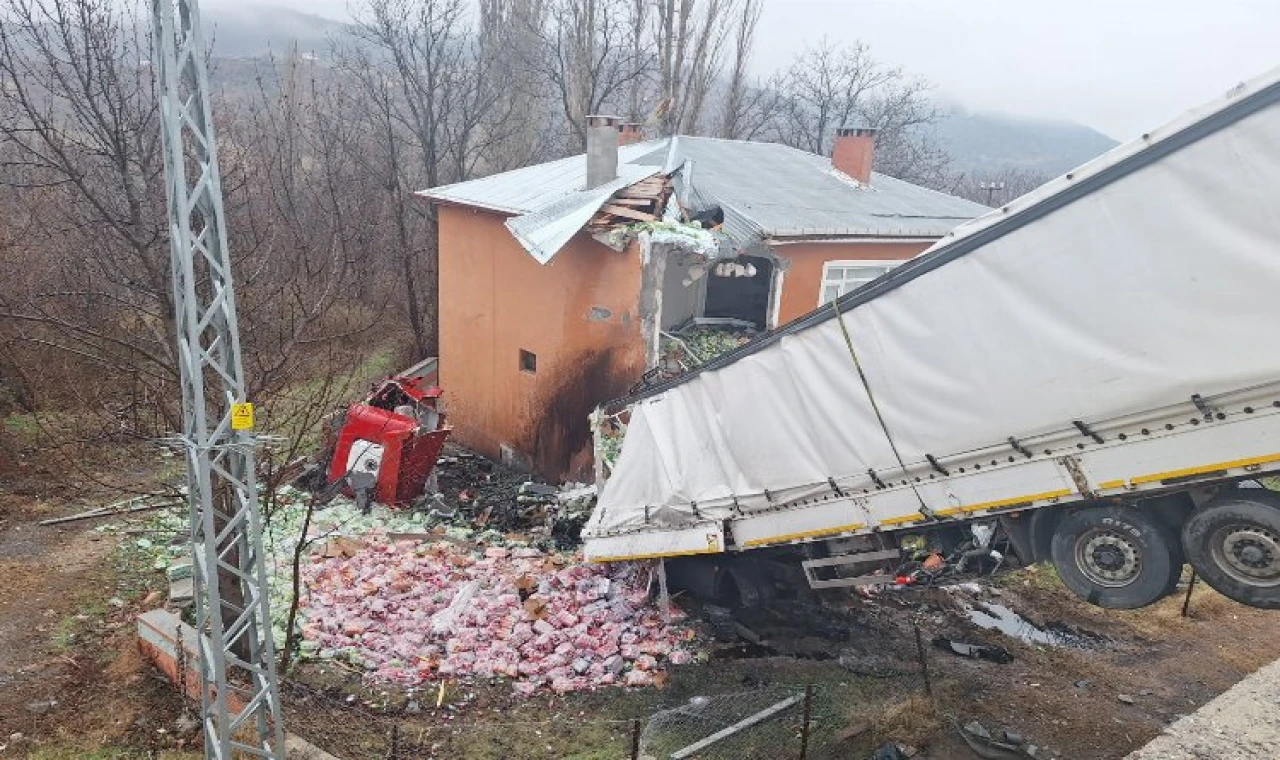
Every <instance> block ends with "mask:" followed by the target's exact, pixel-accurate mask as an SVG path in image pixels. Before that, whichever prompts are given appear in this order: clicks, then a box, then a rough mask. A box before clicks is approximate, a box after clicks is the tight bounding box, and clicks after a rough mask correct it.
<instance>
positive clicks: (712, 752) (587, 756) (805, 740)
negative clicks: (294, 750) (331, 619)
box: [284, 673, 926, 760]
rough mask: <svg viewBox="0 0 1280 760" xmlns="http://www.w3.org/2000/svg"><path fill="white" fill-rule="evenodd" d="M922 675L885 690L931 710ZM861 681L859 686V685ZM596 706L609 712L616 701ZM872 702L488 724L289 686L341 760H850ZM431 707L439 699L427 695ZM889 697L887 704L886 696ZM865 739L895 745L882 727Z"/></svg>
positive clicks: (305, 728)
mask: <svg viewBox="0 0 1280 760" xmlns="http://www.w3.org/2000/svg"><path fill="white" fill-rule="evenodd" d="M919 676H920V674H919V673H916V674H913V675H909V676H905V677H904V678H899V679H895V680H894V681H893V682H892V683H889V682H883V683H884V688H883V690H882V691H883V692H884V693H885V694H896V695H898V696H897V697H891V699H892V698H896V699H898V700H899V701H901V700H902V699H908V700H913V701H916V702H919V703H925V702H926V700H924V694H925V693H926V691H925V688H924V684H923V682H922V679H921V678H920V677H919ZM855 680H856V679H851V681H855ZM597 695H603V699H601V698H595V699H594V700H593V704H594V705H595V706H596V707H597V708H599V707H601V706H602V705H603V706H607V704H608V696H607V695H606V694H605V692H599V693H597ZM865 695H866V691H865V686H864V685H859V684H857V683H836V682H828V683H821V684H789V685H778V684H771V685H767V686H761V687H758V688H749V689H748V688H742V689H739V690H735V691H730V692H726V693H720V694H713V695H707V696H693V697H681V698H679V699H676V698H674V697H666V696H663V697H660V698H659V699H658V702H659V703H660V709H656V710H649V711H646V712H645V714H643V715H640V716H637V717H634V718H626V719H603V718H599V717H598V716H599V715H600V714H601V713H608V712H610V711H609V710H607V709H604V710H600V709H597V710H594V711H593V710H591V709H584V710H580V711H577V712H574V711H569V712H570V713H571V714H570V715H569V716H567V717H566V716H564V715H558V716H557V717H554V718H551V719H547V720H532V721H519V720H510V719H505V718H504V716H503V715H502V714H501V712H502V711H500V710H499V711H491V712H496V713H498V714H495V715H494V719H492V720H487V719H483V718H478V717H475V716H474V715H473V714H471V711H469V710H466V709H459V710H457V711H456V712H454V711H450V710H447V709H445V710H439V709H432V708H434V704H428V705H426V706H419V705H418V704H417V702H415V701H410V702H409V703H408V704H407V705H405V704H404V703H399V704H397V705H396V706H395V707H390V708H378V707H370V706H368V705H367V704H364V703H362V702H360V701H358V700H352V699H351V698H350V697H347V698H342V697H339V696H337V695H336V694H331V693H326V692H324V691H320V690H317V689H315V688H314V687H311V686H303V685H300V684H297V683H286V684H285V687H284V698H285V709H286V713H287V714H288V715H289V728H290V730H291V731H292V732H294V733H297V734H298V735H299V736H301V737H303V738H305V739H307V740H308V741H310V742H311V743H312V744H314V745H316V746H317V747H319V748H320V749H323V750H325V751H327V752H330V753H332V754H333V755H335V756H336V757H338V758H341V760H410V759H413V760H419V759H420V758H451V759H457V758H461V759H464V760H465V759H467V758H477V759H481V758H484V759H489V758H502V759H510V760H517V759H519V760H523V759H524V758H569V759H571V760H622V759H624V758H630V759H631V760H642V759H643V760H692V759H694V758H696V759H697V760H753V759H755V758H759V759H761V760H765V759H767V760H788V759H791V758H795V759H797V760H826V759H827V758H844V757H848V756H850V755H849V754H848V752H849V751H850V750H851V748H852V746H851V745H850V744H849V742H850V725H851V723H854V724H856V723H859V722H863V723H866V721H859V720H857V719H855V718H851V715H852V714H853V713H854V712H856V710H855V709H854V708H856V707H857V705H858V701H859V700H860V699H861V698H862V697H864V696H865ZM423 696H424V699H426V701H428V702H430V701H431V700H430V699H429V698H428V696H427V695H423ZM882 696H883V695H882ZM863 732H864V733H863V734H862V735H861V736H857V737H855V738H856V739H857V740H862V741H863V742H864V743H865V742H868V741H874V742H879V741H883V740H886V739H891V738H895V737H893V736H890V735H889V734H887V733H884V732H883V731H880V730H879V727H878V726H876V725H875V722H874V720H873V721H871V722H870V723H867V725H866V726H865V727H864V729H863Z"/></svg>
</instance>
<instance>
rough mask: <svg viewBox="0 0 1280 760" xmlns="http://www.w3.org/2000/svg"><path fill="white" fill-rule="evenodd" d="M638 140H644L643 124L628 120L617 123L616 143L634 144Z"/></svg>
mask: <svg viewBox="0 0 1280 760" xmlns="http://www.w3.org/2000/svg"><path fill="white" fill-rule="evenodd" d="M638 142H644V125H643V124H640V123H638V122H634V121H629V122H626V123H624V124H619V125H618V144H619V145H634V144H636V143H638Z"/></svg>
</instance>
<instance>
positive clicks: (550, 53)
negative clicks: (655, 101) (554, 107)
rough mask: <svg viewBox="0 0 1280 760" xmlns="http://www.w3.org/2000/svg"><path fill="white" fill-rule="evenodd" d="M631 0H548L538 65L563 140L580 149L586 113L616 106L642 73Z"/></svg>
mask: <svg viewBox="0 0 1280 760" xmlns="http://www.w3.org/2000/svg"><path fill="white" fill-rule="evenodd" d="M642 8H643V6H642V5H640V4H637V3H634V2H633V0H550V4H549V6H548V13H547V20H546V23H545V25H544V26H543V28H542V30H541V38H542V43H543V44H542V48H543V51H542V55H541V57H540V61H539V62H538V64H537V65H538V67H539V70H540V71H541V73H542V74H543V76H545V77H546V79H547V81H548V82H549V83H550V87H551V91H552V92H553V93H554V97H555V99H556V100H557V101H558V103H559V106H560V112H561V115H562V116H563V117H564V126H565V130H566V133H567V135H568V138H569V139H568V143H569V146H570V147H571V148H573V149H576V150H584V149H585V148H586V144H587V132H586V117H587V116H588V115H589V114H592V113H602V112H605V111H608V110H613V109H619V108H621V107H622V106H623V105H624V103H623V101H622V98H623V96H624V95H627V94H629V93H630V94H631V95H633V96H634V89H633V86H634V85H636V84H637V82H638V81H639V80H641V79H642V78H643V77H644V76H645V75H646V73H647V71H648V68H649V65H650V60H651V55H650V52H649V46H648V45H647V44H645V43H643V41H641V40H638V39H637V38H636V36H635V35H636V33H637V31H638V29H639V28H640V27H639V25H637V24H636V23H635V20H634V19H635V15H634V14H636V13H637V12H639V11H640V10H642Z"/></svg>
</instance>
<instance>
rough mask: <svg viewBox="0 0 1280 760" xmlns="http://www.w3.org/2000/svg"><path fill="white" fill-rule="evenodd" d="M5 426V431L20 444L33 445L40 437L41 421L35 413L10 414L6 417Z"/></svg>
mask: <svg viewBox="0 0 1280 760" xmlns="http://www.w3.org/2000/svg"><path fill="white" fill-rule="evenodd" d="M3 426H4V432H5V433H7V434H8V435H9V436H10V437H11V438H12V439H13V440H14V442H15V443H18V444H20V445H31V444H33V443H35V442H36V441H37V440H38V439H39V437H40V423H39V422H38V421H37V420H36V416H35V415H34V414H28V413H15V414H10V415H8V416H7V417H5V418H4V420H3Z"/></svg>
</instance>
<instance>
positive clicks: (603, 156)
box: [587, 115, 622, 189]
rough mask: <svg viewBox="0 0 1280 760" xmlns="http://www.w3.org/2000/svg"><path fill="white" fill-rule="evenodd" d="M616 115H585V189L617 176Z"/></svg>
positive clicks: (618, 122) (597, 185) (609, 180)
mask: <svg viewBox="0 0 1280 760" xmlns="http://www.w3.org/2000/svg"><path fill="white" fill-rule="evenodd" d="M621 121H622V120H621V119H619V118H618V117H617V116H598V115H597V116H588V117H587V189H591V188H593V187H599V186H601V185H603V184H605V183H606V182H612V181H613V180H615V179H617V178H618V125H619V124H620V123H621Z"/></svg>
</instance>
